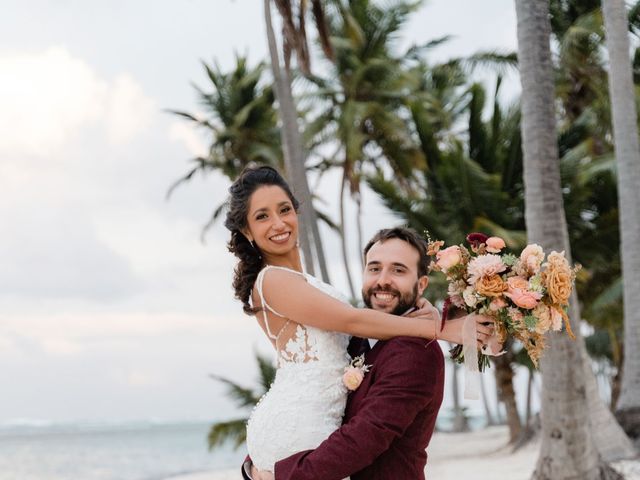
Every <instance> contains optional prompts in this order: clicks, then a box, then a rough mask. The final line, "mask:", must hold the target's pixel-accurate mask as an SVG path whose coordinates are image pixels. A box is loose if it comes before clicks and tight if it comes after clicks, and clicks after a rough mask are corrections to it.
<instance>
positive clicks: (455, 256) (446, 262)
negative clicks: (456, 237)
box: [436, 245, 462, 273]
mask: <svg viewBox="0 0 640 480" xmlns="http://www.w3.org/2000/svg"><path fill="white" fill-rule="evenodd" d="M436 259H437V261H436V265H438V266H439V267H440V268H441V269H442V270H443V271H444V272H445V273H446V271H447V270H449V269H450V268H452V267H455V266H456V265H458V264H459V263H460V262H461V261H462V254H461V253H460V247H458V246H457V245H453V246H451V247H447V248H445V249H444V250H440V251H439V252H438V253H436Z"/></svg>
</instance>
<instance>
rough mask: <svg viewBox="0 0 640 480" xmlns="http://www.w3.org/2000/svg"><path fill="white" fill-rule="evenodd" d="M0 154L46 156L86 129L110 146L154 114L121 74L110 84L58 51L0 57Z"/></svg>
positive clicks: (138, 90) (137, 89)
mask: <svg viewBox="0 0 640 480" xmlns="http://www.w3.org/2000/svg"><path fill="white" fill-rule="evenodd" d="M0 105H2V109H0V131H2V132H3V135H2V136H1V137H0V152H3V153H5V154H6V153H10V154H27V155H35V156H39V157H48V156H50V155H51V154H55V153H57V152H60V151H62V150H63V149H64V148H65V147H66V146H68V144H69V143H71V142H73V141H74V140H77V139H78V138H80V137H81V136H82V133H83V131H85V130H86V129H87V128H90V127H95V126H98V127H101V128H104V130H105V131H106V133H107V136H108V139H109V141H110V142H112V143H114V144H119V143H123V142H126V141H128V140H129V139H130V138H131V137H132V136H134V135H135V134H136V133H137V132H140V131H141V130H142V129H144V128H145V126H147V125H148V123H149V120H150V118H151V116H152V113H153V110H154V109H155V106H154V101H153V100H152V99H150V98H149V97H147V96H145V94H144V92H143V91H142V89H141V88H140V87H139V86H138V84H137V83H136V82H135V80H134V79H133V78H131V76H130V75H127V74H126V73H124V74H121V75H119V76H117V77H116V78H115V79H114V80H108V79H105V78H102V77H100V76H99V75H98V74H97V73H96V71H94V69H93V68H92V67H91V66H90V65H89V64H87V63H85V62H84V61H83V60H81V59H79V58H75V57H73V56H72V55H71V54H70V53H69V52H68V51H67V50H66V49H64V48H62V47H50V48H47V49H46V50H43V51H40V52H30V53H25V52H9V53H0Z"/></svg>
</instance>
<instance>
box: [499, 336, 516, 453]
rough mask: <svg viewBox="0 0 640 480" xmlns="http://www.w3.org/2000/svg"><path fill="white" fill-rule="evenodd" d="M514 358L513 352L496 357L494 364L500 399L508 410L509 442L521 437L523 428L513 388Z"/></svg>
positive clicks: (508, 347)
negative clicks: (512, 365)
mask: <svg viewBox="0 0 640 480" xmlns="http://www.w3.org/2000/svg"><path fill="white" fill-rule="evenodd" d="M506 348H507V349H510V348H511V347H510V346H507V347H506ZM512 360H513V354H512V353H511V352H509V353H507V354H506V355H502V356H500V357H496V358H495V359H494V364H495V366H496V369H495V376H496V384H497V386H498V392H499V395H500V400H501V401H502V403H504V407H505V409H506V411H507V425H508V426H509V443H514V442H515V441H516V440H517V439H518V438H519V437H520V432H521V430H522V422H521V421H520V415H519V413H518V406H517V405H516V394H515V391H514V389H513V369H512V368H511V361H512Z"/></svg>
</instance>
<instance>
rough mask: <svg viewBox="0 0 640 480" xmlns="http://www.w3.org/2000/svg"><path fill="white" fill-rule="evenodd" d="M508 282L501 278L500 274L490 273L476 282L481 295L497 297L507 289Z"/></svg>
mask: <svg viewBox="0 0 640 480" xmlns="http://www.w3.org/2000/svg"><path fill="white" fill-rule="evenodd" d="M507 288H508V287H507V284H506V283H504V280H502V278H500V275H490V276H487V277H481V278H480V280H478V281H477V282H476V290H477V292H478V293H479V294H480V295H484V296H485V297H497V296H499V295H502V292H504V291H505V290H507Z"/></svg>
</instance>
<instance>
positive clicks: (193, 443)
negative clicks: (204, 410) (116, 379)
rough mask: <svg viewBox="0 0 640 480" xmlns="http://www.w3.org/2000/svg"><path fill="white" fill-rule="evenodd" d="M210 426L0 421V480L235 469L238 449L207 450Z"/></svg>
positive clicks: (131, 479)
mask: <svg viewBox="0 0 640 480" xmlns="http://www.w3.org/2000/svg"><path fill="white" fill-rule="evenodd" d="M213 422H214V421H213V420H202V419H186V420H177V419H159V418H147V419H137V420H119V419H103V420H95V419H92V420H63V421H55V420H46V419H36V418H13V419H8V420H3V421H0V480H5V479H6V480H63V479H64V480H69V479H87V480H166V479H170V478H172V477H176V476H180V475H185V474H190V473H196V472H204V471H219V470H226V469H230V468H234V467H236V466H238V465H240V463H241V461H242V459H243V458H244V455H245V452H244V449H243V447H240V448H239V449H238V450H234V449H233V448H232V447H231V446H230V445H224V446H222V447H220V448H217V449H215V450H213V451H211V452H210V451H209V450H208V446H207V433H208V431H209V428H210V426H211V424H212V423H213Z"/></svg>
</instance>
